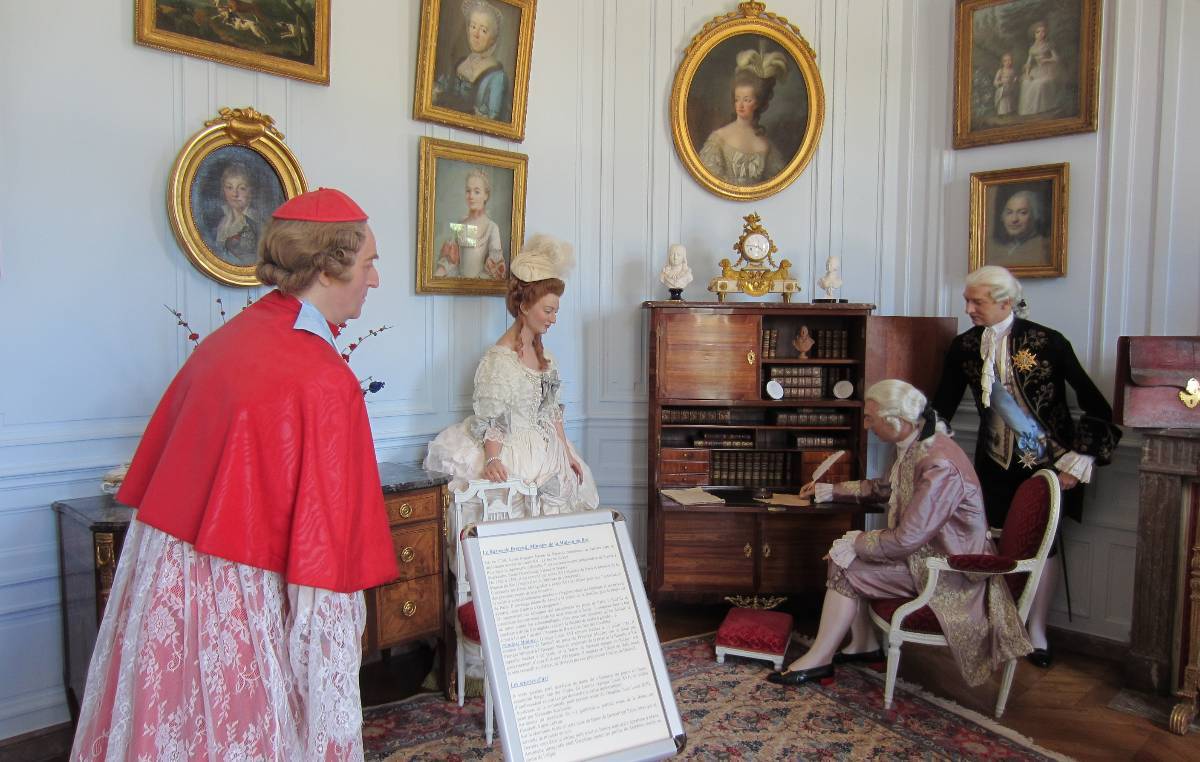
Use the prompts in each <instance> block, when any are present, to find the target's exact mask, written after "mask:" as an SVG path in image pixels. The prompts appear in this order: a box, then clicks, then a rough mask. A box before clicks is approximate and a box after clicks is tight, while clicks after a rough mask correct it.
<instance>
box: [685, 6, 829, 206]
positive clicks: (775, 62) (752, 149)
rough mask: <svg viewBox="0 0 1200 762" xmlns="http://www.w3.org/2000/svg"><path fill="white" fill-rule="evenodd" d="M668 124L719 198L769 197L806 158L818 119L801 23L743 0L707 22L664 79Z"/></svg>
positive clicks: (820, 99) (815, 77)
mask: <svg viewBox="0 0 1200 762" xmlns="http://www.w3.org/2000/svg"><path fill="white" fill-rule="evenodd" d="M670 110H671V133H672V136H673V137H674V140H675V151H676V152H677V153H678V154H679V159H680V161H682V162H683V165H684V166H685V167H686V168H687V170H688V172H690V173H691V175H692V177H694V178H696V181H697V182H699V183H700V184H701V185H702V186H704V187H705V188H707V189H708V190H710V191H712V192H713V193H715V194H717V195H718V196H724V197H725V198H732V199H739V200H744V201H749V200H753V199H760V198H766V197H767V196H771V195H773V194H775V193H778V192H779V191H781V190H783V189H784V188H786V187H787V186H788V185H790V184H791V183H792V181H793V180H795V179H796V178H797V177H799V176H800V173H801V172H803V171H804V168H805V167H806V166H807V165H808V162H809V160H810V159H812V156H813V153H814V152H815V151H816V148H817V141H818V140H819V139H820V137H821V126H822V124H823V123H824V121H825V89H824V86H823V85H822V84H821V74H820V72H819V71H818V70H817V62H816V56H815V54H814V53H813V50H812V48H811V47H809V44H808V42H807V41H805V39H804V38H803V37H802V36H801V35H800V30H799V29H798V28H797V27H796V26H795V25H794V24H791V23H789V22H788V20H787V19H785V18H783V17H781V16H777V15H775V14H774V13H771V12H769V11H767V10H766V9H765V8H764V6H763V4H762V3H760V2H744V3H741V4H739V5H738V8H737V10H736V11H734V12H731V13H728V14H725V15H724V16H718V17H716V18H714V19H713V20H712V21H710V22H708V23H707V24H705V25H704V28H703V29H701V30H700V33H699V34H697V35H696V36H695V37H694V38H693V39H692V41H691V43H690V44H689V45H688V47H687V50H686V51H685V52H684V55H683V63H681V64H680V65H679V69H678V70H677V71H676V72H675V83H674V86H673V87H672V89H671V107H670Z"/></svg>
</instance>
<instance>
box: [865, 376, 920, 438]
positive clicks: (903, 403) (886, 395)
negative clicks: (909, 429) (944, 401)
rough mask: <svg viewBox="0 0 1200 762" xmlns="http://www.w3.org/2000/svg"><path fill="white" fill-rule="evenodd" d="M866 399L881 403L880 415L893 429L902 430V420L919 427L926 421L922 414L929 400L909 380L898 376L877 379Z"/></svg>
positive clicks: (877, 403) (868, 391)
mask: <svg viewBox="0 0 1200 762" xmlns="http://www.w3.org/2000/svg"><path fill="white" fill-rule="evenodd" d="M866 399H867V400H868V401H874V402H875V404H876V405H879V417H880V418H883V419H884V420H885V421H887V422H888V425H889V426H891V427H892V430H893V431H899V430H900V422H901V421H906V422H908V423H911V424H913V425H914V426H916V427H917V428H918V429H920V428H921V425H922V423H924V420H923V419H922V417H921V414H922V413H923V412H924V411H925V404H926V402H927V400H926V399H925V395H924V394H921V391H920V390H919V389H917V387H915V386H913V385H912V384H910V383H908V382H907V381H901V380H900V379H897V378H887V379H884V380H883V381H877V382H875V383H874V384H871V388H870V389H867V397H866Z"/></svg>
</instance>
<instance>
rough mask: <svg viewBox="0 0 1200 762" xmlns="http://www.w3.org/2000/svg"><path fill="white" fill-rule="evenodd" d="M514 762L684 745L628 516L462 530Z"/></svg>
mask: <svg viewBox="0 0 1200 762" xmlns="http://www.w3.org/2000/svg"><path fill="white" fill-rule="evenodd" d="M463 553H464V557H465V560H466V564H467V576H468V578H469V580H470V583H471V591H472V593H473V595H474V603H475V611H476V614H477V616H478V619H479V633H480V638H481V640H482V643H483V655H484V663H485V666H486V669H487V673H488V682H489V687H490V689H491V691H492V698H493V701H494V703H495V706H496V710H497V715H498V719H499V728H500V738H501V741H502V743H503V746H504V758H505V759H506V760H530V761H531V762H532V761H533V760H556V761H557V760H563V761H564V762H565V761H566V760H583V759H606V760H651V759H666V758H668V757H671V756H674V755H675V754H676V753H677V752H678V751H679V750H680V749H682V748H683V744H684V742H685V740H686V736H685V734H684V731H683V723H682V721H681V720H680V718H679V709H678V708H677V707H676V705H675V697H674V694H673V693H672V691H671V681H670V677H669V676H668V674H667V667H666V662H665V661H664V660H663V655H662V647H661V646H660V645H659V642H658V635H657V634H656V633H655V630H654V622H653V619H652V618H651V616H650V607H649V605H648V604H647V602H646V593H645V589H644V588H643V586H642V580H641V575H640V573H639V572H638V568H637V559H636V556H635V554H634V552H633V544H632V543H631V542H630V540H629V530H628V528H627V526H626V524H625V521H624V519H623V518H622V517H621V515H620V514H619V513H616V512H614V511H595V512H589V513H578V514H566V515H562V516H544V517H539V518H531V519H518V520H513V521H495V522H487V523H483V524H474V525H471V526H468V527H466V528H464V530H463Z"/></svg>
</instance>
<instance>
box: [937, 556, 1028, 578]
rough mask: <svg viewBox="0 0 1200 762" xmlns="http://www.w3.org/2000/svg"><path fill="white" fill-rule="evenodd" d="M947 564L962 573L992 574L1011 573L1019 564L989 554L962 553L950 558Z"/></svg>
mask: <svg viewBox="0 0 1200 762" xmlns="http://www.w3.org/2000/svg"><path fill="white" fill-rule="evenodd" d="M946 563H947V564H949V565H950V568H951V569H953V570H955V571H960V572H988V573H992V574H996V573H1002V572H1010V571H1012V570H1013V569H1015V568H1017V562H1016V561H1015V560H1014V559H1011V558H1008V557H1007V556H993V555H990V554H987V553H962V554H960V555H957V556H949V557H947V558H946Z"/></svg>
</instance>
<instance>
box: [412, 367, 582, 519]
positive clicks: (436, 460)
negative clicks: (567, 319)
mask: <svg viewBox="0 0 1200 762" xmlns="http://www.w3.org/2000/svg"><path fill="white" fill-rule="evenodd" d="M545 354H546V359H547V361H549V368H547V369H546V370H545V371H536V370H532V369H530V368H528V367H526V366H525V365H524V364H523V363H522V362H521V361H520V359H519V358H518V357H517V353H516V352H514V351H513V350H511V349H509V348H507V347H501V346H493V347H490V348H489V349H488V351H487V352H485V353H484V355H483V359H482V360H480V361H479V367H478V368H476V370H475V391H474V394H473V396H472V400H473V407H474V410H475V414H474V415H472V416H470V417H468V418H467V419H466V420H465V421H463V422H462V423H457V424H455V425H453V426H451V427H449V428H447V429H445V430H444V431H442V432H441V433H440V434H438V435H437V438H435V439H434V440H433V441H432V442H431V443H430V444H429V452H428V454H427V455H426V456H425V464H424V465H425V468H427V469H430V470H433V471H441V472H442V473H447V474H450V475H451V476H453V477H455V481H453V482H451V484H450V488H451V489H455V488H457V487H460V486H461V485H462V484H463V483H465V482H466V481H467V480H469V479H481V478H483V466H484V456H483V443H484V442H485V441H488V440H492V441H496V442H500V443H501V448H500V462H501V463H503V464H504V467H505V468H506V469H507V470H508V473H509V476H510V478H513V477H515V478H519V479H521V480H523V481H526V482H532V483H533V484H535V485H537V488H538V502H539V505H540V512H541V513H543V514H556V513H573V512H576V511H590V510H594V509H595V508H596V507H597V506H598V505H599V504H600V496H599V495H598V494H597V492H596V481H595V479H593V478H592V472H591V470H590V469H589V468H588V467H587V465H586V464H585V463H584V462H583V460H582V459H581V458H580V457H579V454H578V453H577V452H576V451H575V448H574V447H573V446H572V445H571V443H570V442H563V439H562V438H561V437H559V435H558V430H557V426H556V424H557V423H558V422H560V421H562V417H563V414H562V405H561V404H560V403H559V401H558V393H559V387H560V386H561V381H560V380H559V376H558V363H557V362H555V360H554V357H553V355H551V354H550V353H549V352H546V353H545ZM569 456H574V457H575V459H576V460H577V461H579V464H580V466H581V467H582V470H583V479H580V478H579V477H577V476H576V475H575V472H574V471H572V470H571V460H570V457H569ZM514 513H515V514H516V516H523V515H524V513H525V508H524V504H523V503H520V504H518V506H517V508H516V510H515V511H514Z"/></svg>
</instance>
